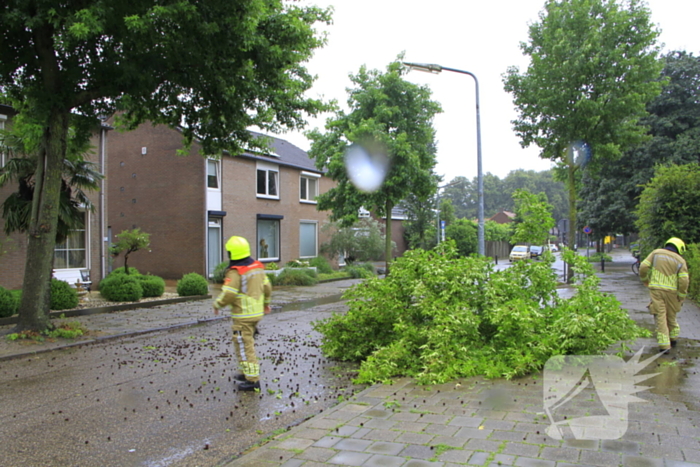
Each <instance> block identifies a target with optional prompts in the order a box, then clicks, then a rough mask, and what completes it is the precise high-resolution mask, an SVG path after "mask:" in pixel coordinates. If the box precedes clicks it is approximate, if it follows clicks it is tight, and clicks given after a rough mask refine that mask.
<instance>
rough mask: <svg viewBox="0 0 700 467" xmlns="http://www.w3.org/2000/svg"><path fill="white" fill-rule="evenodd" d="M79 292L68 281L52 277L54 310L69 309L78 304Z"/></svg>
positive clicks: (51, 305)
mask: <svg viewBox="0 0 700 467" xmlns="http://www.w3.org/2000/svg"><path fill="white" fill-rule="evenodd" d="M79 302H80V300H78V292H77V291H76V290H75V289H74V288H73V287H71V286H70V284H69V283H68V282H64V281H60V280H58V279H51V304H50V306H49V308H51V309H52V310H69V309H71V308H75V307H77V306H78V303H79Z"/></svg>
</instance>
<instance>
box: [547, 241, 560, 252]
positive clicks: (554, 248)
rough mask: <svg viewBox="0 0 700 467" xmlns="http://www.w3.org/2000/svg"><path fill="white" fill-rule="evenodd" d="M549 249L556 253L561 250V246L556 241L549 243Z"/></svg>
mask: <svg viewBox="0 0 700 467" xmlns="http://www.w3.org/2000/svg"><path fill="white" fill-rule="evenodd" d="M549 251H551V252H552V253H555V252H557V251H559V247H558V246H557V245H556V243H550V244H549Z"/></svg>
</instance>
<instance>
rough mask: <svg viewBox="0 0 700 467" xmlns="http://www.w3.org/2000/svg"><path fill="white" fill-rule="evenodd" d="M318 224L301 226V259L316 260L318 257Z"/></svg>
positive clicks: (312, 223) (311, 223)
mask: <svg viewBox="0 0 700 467" xmlns="http://www.w3.org/2000/svg"><path fill="white" fill-rule="evenodd" d="M317 225H318V224H317V223H316V222H310V221H307V222H304V221H302V222H301V223H300V224H299V257H300V258H315V257H316V256H318V249H317V248H316V246H317V244H318V237H317V235H316V232H317V229H316V227H317Z"/></svg>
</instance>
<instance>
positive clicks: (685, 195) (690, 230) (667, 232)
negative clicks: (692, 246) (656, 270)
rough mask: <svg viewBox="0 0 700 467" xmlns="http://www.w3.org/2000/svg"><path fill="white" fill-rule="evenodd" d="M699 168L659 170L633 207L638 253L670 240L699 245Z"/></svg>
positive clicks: (681, 166) (679, 167)
mask: <svg viewBox="0 0 700 467" xmlns="http://www.w3.org/2000/svg"><path fill="white" fill-rule="evenodd" d="M698 187H700V165H698V163H692V164H686V165H670V166H668V167H659V168H657V170H656V173H655V175H654V178H652V179H651V181H650V182H649V183H647V184H646V185H645V187H644V191H643V192H642V195H641V197H640V199H639V205H638V207H637V216H638V220H637V223H636V224H637V228H638V229H639V236H640V238H641V239H642V242H643V245H642V250H643V251H644V252H649V251H651V250H653V249H654V248H660V247H662V246H663V245H664V242H666V240H668V239H669V238H671V237H679V238H682V239H683V241H684V242H686V243H700V222H699V220H700V191H698Z"/></svg>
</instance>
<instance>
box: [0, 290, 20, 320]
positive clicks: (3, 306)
mask: <svg viewBox="0 0 700 467" xmlns="http://www.w3.org/2000/svg"><path fill="white" fill-rule="evenodd" d="M13 292H14V291H10V290H7V289H5V288H4V287H0V318H7V317H8V316H12V315H14V314H17V310H18V309H19V297H18V295H17V294H15V293H13Z"/></svg>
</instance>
